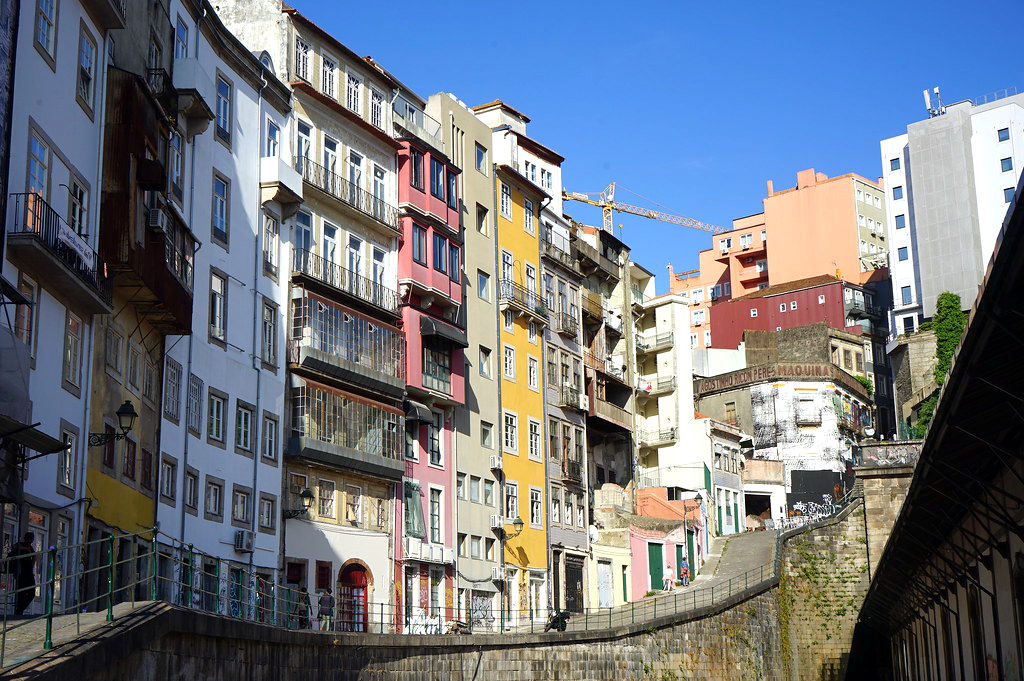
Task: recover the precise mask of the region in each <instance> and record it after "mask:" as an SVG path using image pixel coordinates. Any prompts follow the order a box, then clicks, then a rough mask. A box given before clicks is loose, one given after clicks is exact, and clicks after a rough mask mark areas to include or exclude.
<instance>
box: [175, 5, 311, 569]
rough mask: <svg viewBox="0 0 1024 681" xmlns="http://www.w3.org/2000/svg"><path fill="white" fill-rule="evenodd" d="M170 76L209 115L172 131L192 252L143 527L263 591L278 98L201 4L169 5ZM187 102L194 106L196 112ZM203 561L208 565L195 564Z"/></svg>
mask: <svg viewBox="0 0 1024 681" xmlns="http://www.w3.org/2000/svg"><path fill="white" fill-rule="evenodd" d="M170 13H171V22H172V25H173V26H174V29H175V49H174V63H173V73H172V78H173V81H174V85H175V88H176V89H177V91H178V92H179V97H181V96H182V94H180V93H183V92H187V93H191V95H190V96H191V97H193V98H194V104H193V106H194V107H198V108H202V107H205V108H206V110H208V111H209V112H210V114H211V116H212V120H209V119H206V123H205V125H204V124H203V123H202V122H197V121H196V120H195V119H191V120H190V119H186V118H185V117H184V116H183V115H179V121H178V123H179V125H178V129H177V130H176V131H175V132H173V133H172V136H173V138H174V141H173V143H172V147H174V148H175V149H178V150H180V151H179V152H178V154H179V155H172V157H171V161H170V163H169V166H170V167H171V174H172V186H174V187H176V188H177V187H180V188H181V192H180V195H179V193H178V191H177V189H175V190H174V191H172V192H171V193H170V197H169V201H168V202H167V204H166V205H165V206H164V207H163V210H167V211H176V212H178V213H179V217H181V218H182V219H184V220H185V221H186V222H187V224H188V225H189V227H190V229H191V230H192V233H193V234H195V235H196V236H197V237H198V238H199V240H200V241H201V242H202V244H203V245H202V247H201V248H200V249H199V250H198V251H197V252H196V253H195V258H194V267H195V270H194V272H195V274H194V292H195V297H194V300H195V303H194V305H193V308H192V329H193V332H192V334H191V335H188V336H173V335H172V336H167V337H166V338H165V341H164V342H165V363H164V374H163V375H164V391H163V407H162V418H163V421H162V423H161V428H160V433H161V437H160V450H161V453H160V471H159V473H160V484H159V503H158V505H157V509H158V510H157V520H158V523H159V525H160V528H161V530H162V531H164V532H166V533H167V534H168V535H169V536H171V537H175V538H180V539H182V540H183V541H187V542H188V543H189V544H191V545H192V546H193V547H194V549H195V550H196V551H197V552H200V553H201V554H205V556H204V557H203V558H202V559H201V560H203V562H204V565H200V566H199V567H210V568H211V569H209V570H204V572H206V573H212V572H213V570H212V561H213V560H214V559H215V558H221V559H226V560H225V562H224V563H223V565H222V567H221V573H220V574H221V578H222V579H223V580H226V581H228V583H230V584H235V583H236V582H235V581H234V580H232V579H231V577H232V575H233V574H235V572H236V571H237V570H239V569H243V568H244V569H245V570H247V571H253V570H255V571H257V572H258V573H259V574H261V576H263V577H264V579H265V580H266V581H267V582H268V583H270V582H273V581H277V571H278V569H279V565H278V556H279V553H280V546H281V542H280V532H281V520H280V517H281V510H282V509H281V506H282V500H281V498H280V495H281V479H282V475H281V470H282V469H281V466H282V462H281V455H282V442H283V437H284V436H283V429H284V423H283V422H282V415H283V414H284V409H285V405H284V395H285V361H284V360H285V331H286V320H287V310H288V305H289V302H290V301H289V293H290V291H289V287H288V270H287V268H286V267H282V257H283V256H284V255H285V252H284V251H285V249H284V247H283V246H282V244H281V234H282V233H283V234H286V235H287V234H288V227H287V226H288V225H289V224H290V223H291V220H292V219H293V216H294V214H295V211H296V208H297V207H298V204H299V202H300V201H301V197H302V180H301V177H300V176H299V174H298V173H297V172H296V171H295V170H294V169H292V167H291V165H290V163H289V160H290V158H291V156H290V151H291V149H290V130H291V124H290V112H291V107H290V98H291V93H290V91H289V90H288V88H287V87H286V86H285V85H284V84H283V83H282V82H281V81H280V80H278V79H277V77H276V76H275V75H274V71H273V61H272V60H271V59H270V58H269V57H268V56H267V55H263V56H262V58H261V59H258V58H257V57H256V56H254V55H253V54H252V53H251V52H250V51H249V50H248V49H246V47H245V46H243V45H242V44H241V43H240V42H239V41H238V40H237V39H236V38H235V37H234V36H233V35H232V34H231V33H230V32H229V31H228V30H227V29H226V28H225V27H224V25H223V24H222V23H221V22H220V20H219V19H218V18H217V15H216V14H215V13H214V12H213V11H212V7H210V6H209V5H208V4H207V3H205V2H197V1H196V0H172V2H171V4H170ZM199 100H201V102H200V101H199ZM207 563H211V565H206V564H207Z"/></svg>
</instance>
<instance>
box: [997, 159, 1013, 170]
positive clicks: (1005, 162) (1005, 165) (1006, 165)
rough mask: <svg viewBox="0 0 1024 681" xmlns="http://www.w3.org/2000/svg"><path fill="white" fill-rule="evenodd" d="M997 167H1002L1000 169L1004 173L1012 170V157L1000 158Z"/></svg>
mask: <svg viewBox="0 0 1024 681" xmlns="http://www.w3.org/2000/svg"><path fill="white" fill-rule="evenodd" d="M999 167H1000V168H1001V169H1002V171H1003V172H1004V173H1005V172H1009V171H1011V170H1013V159H1012V158H1004V159H1002V160H1001V161H999Z"/></svg>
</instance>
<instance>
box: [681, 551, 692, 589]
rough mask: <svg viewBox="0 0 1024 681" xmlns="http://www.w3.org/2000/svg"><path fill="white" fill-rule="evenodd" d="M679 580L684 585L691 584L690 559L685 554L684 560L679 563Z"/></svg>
mask: <svg viewBox="0 0 1024 681" xmlns="http://www.w3.org/2000/svg"><path fill="white" fill-rule="evenodd" d="M679 580H680V581H681V582H682V583H683V586H689V585H690V561H689V560H687V559H686V556H683V562H681V563H679Z"/></svg>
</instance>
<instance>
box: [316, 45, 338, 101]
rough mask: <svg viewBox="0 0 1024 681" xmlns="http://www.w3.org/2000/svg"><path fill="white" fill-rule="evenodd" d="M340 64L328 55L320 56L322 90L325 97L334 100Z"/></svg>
mask: <svg viewBox="0 0 1024 681" xmlns="http://www.w3.org/2000/svg"><path fill="white" fill-rule="evenodd" d="M337 69H338V64H337V63H336V62H335V61H334V60H333V59H331V58H330V57H328V56H326V55H320V90H321V91H323V93H324V94H325V95H327V96H328V97H330V98H331V99H334V88H335V85H334V83H335V75H334V74H335V71H337Z"/></svg>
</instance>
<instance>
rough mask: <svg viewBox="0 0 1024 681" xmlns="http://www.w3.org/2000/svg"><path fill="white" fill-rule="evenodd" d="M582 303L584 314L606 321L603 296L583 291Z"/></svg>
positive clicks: (581, 295) (581, 294)
mask: <svg viewBox="0 0 1024 681" xmlns="http://www.w3.org/2000/svg"><path fill="white" fill-rule="evenodd" d="M580 303H581V304H582V307H583V311H584V312H586V313H587V314H589V315H591V316H592V317H594V318H595V319H604V304H603V303H602V302H601V296H599V295H597V294H596V293H590V292H589V291H581V292H580Z"/></svg>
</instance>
